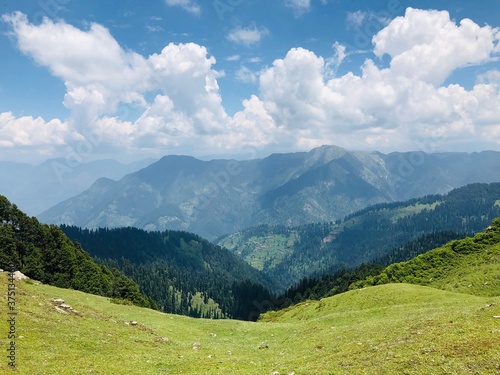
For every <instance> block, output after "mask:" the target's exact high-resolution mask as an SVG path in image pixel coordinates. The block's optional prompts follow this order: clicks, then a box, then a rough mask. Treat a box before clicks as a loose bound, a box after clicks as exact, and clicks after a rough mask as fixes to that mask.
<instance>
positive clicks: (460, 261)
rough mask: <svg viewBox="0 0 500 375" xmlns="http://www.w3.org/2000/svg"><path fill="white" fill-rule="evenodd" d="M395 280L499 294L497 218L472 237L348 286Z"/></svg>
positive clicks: (499, 255) (499, 224)
mask: <svg viewBox="0 0 500 375" xmlns="http://www.w3.org/2000/svg"><path fill="white" fill-rule="evenodd" d="M395 282H406V283H412V284H420V285H427V286H432V287H435V288H439V289H444V290H449V291H456V292H461V293H469V294H474V295H482V296H498V295H500V218H497V219H495V220H493V223H492V225H491V226H489V227H488V229H486V231H484V232H481V233H478V234H476V235H475V236H474V237H473V238H470V237H469V238H466V239H463V240H455V241H451V242H449V243H448V244H446V245H445V246H443V247H440V248H438V249H434V250H432V251H429V252H427V253H425V254H421V255H419V256H417V257H416V258H414V259H412V260H410V261H407V262H402V263H395V264H392V265H390V266H388V267H387V268H385V269H384V270H383V271H382V272H381V273H380V274H379V275H376V276H373V277H368V278H367V279H366V280H363V281H359V282H356V283H355V284H353V286H352V287H353V288H360V287H366V286H369V285H380V284H387V283H395Z"/></svg>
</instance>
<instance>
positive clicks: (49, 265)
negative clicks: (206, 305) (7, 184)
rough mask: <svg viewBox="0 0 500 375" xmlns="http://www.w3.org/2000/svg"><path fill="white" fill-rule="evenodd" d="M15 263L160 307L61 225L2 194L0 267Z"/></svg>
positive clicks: (43, 277) (49, 277)
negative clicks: (96, 258) (42, 219)
mask: <svg viewBox="0 0 500 375" xmlns="http://www.w3.org/2000/svg"><path fill="white" fill-rule="evenodd" d="M11 265H14V267H15V268H16V269H18V270H19V271H21V272H22V273H24V274H25V275H26V276H28V277H30V278H32V279H35V280H38V281H40V282H42V283H45V284H49V285H53V286H57V287H60V288H71V289H75V290H80V291H82V292H86V293H92V294H97V295H102V296H106V297H111V298H113V299H114V301H116V302H121V303H133V304H136V305H138V306H143V307H151V308H156V304H155V303H154V301H153V300H152V299H150V298H146V297H144V296H143V295H142V294H141V293H140V291H139V288H138V286H137V284H136V283H135V282H133V281H132V280H131V279H129V278H128V277H126V276H125V275H124V274H123V273H122V272H120V271H118V269H116V268H109V267H107V266H105V265H98V264H97V263H96V262H95V261H94V260H93V259H92V258H91V256H90V255H89V254H88V253H87V252H86V251H85V250H84V249H83V248H82V247H81V246H80V245H79V244H77V243H73V242H72V241H70V240H69V239H68V237H66V235H65V234H64V233H63V232H62V231H61V230H60V229H59V228H58V227H56V226H54V225H45V224H40V223H39V222H38V220H37V219H36V218H34V217H28V216H27V215H26V214H24V213H23V212H22V211H20V210H19V209H18V208H17V206H16V205H15V204H11V203H10V202H9V200H8V199H7V198H6V197H4V196H0V268H3V269H10V268H11ZM127 301H128V302H127Z"/></svg>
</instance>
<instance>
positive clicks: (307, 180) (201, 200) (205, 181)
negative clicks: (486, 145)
mask: <svg viewBox="0 0 500 375" xmlns="http://www.w3.org/2000/svg"><path fill="white" fill-rule="evenodd" d="M474 182H485V183H489V182H500V152H493V151H485V152H481V153H435V154H425V153H423V152H406V153H390V154H387V155H386V154H382V153H379V152H361V151H347V150H344V149H342V148H339V147H335V146H322V147H319V148H316V149H313V150H311V151H309V152H298V153H288V154H273V155H271V156H269V157H266V158H263V159H254V160H244V161H236V160H222V159H218V160H211V161H202V160H198V159H195V158H193V157H188V156H165V157H163V158H162V159H160V160H159V161H157V162H156V163H153V164H151V165H150V166H148V167H146V168H144V169H142V170H140V171H138V172H135V173H131V174H129V175H127V176H125V177H123V178H122V179H120V180H119V181H112V180H109V179H108V180H103V179H101V180H98V181H96V182H95V183H94V184H93V185H92V186H91V187H90V188H89V189H88V190H87V191H85V192H83V193H81V194H79V195H78V196H75V197H73V198H70V199H68V200H66V201H64V202H61V203H59V204H57V205H55V206H54V207H52V208H50V209H48V210H47V211H45V212H43V213H42V214H41V215H39V216H38V217H39V218H40V220H42V221H44V222H47V223H55V224H68V225H77V226H82V227H94V228H95V227H121V226H135V227H139V228H143V229H147V230H164V229H176V230H186V231H191V232H195V233H197V234H199V235H201V236H203V237H205V238H209V239H215V238H217V237H219V236H221V235H223V234H227V233H232V232H235V231H237V230H240V229H243V228H247V227H251V226H255V225H258V224H283V225H300V224H304V223H311V222H324V221H331V220H336V219H339V218H343V217H344V216H345V215H348V214H350V213H353V212H355V211H357V210H360V209H363V208H365V207H367V206H369V205H371V204H376V203H384V202H395V201H401V200H406V199H410V198H416V197H421V196H424V195H428V194H443V193H446V192H448V191H450V190H452V189H453V188H457V187H461V186H464V185H467V184H470V183H474Z"/></svg>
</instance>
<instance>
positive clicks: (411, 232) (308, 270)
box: [218, 183, 500, 288]
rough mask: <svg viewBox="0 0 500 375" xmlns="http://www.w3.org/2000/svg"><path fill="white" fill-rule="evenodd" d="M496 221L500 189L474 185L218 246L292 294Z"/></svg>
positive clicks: (249, 233)
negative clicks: (424, 242)
mask: <svg viewBox="0 0 500 375" xmlns="http://www.w3.org/2000/svg"><path fill="white" fill-rule="evenodd" d="M498 216H500V183H492V184H471V185H468V186H465V187H462V188H459V189H455V190H453V191H451V192H449V193H448V194H445V195H430V196H425V197H423V198H416V199H412V200H409V201H405V202H396V203H384V204H378V205H374V206H371V207H368V208H366V209H363V210H361V211H359V212H357V213H355V214H352V215H349V216H347V217H346V218H345V219H344V220H342V221H341V220H339V221H337V222H335V223H334V222H329V223H320V224H308V225H304V226H299V227H296V228H287V227H284V226H259V227H255V228H250V229H247V230H245V231H242V232H238V233H235V234H233V235H230V236H226V237H223V238H222V239H220V240H219V241H218V243H219V245H221V246H225V247H227V248H228V249H230V250H232V251H234V252H235V253H237V254H239V255H240V256H242V257H243V258H244V259H246V260H247V261H248V262H249V263H251V264H253V265H254V266H256V267H257V268H260V269H262V270H263V272H265V273H266V274H267V275H269V276H271V277H273V278H275V279H276V280H279V281H280V285H281V286H283V287H284V288H288V287H289V286H291V285H293V284H295V283H298V282H299V280H301V279H302V278H304V277H311V276H321V275H322V274H323V273H325V272H334V271H335V270H339V269H341V268H352V267H355V266H357V265H359V264H361V263H369V262H374V261H377V262H380V260H381V259H382V258H384V257H385V258H386V260H385V261H383V263H385V264H388V263H390V262H394V261H401V260H403V259H401V257H400V256H398V255H397V250H395V249H397V248H398V247H400V246H402V245H404V244H406V243H408V242H412V241H415V240H417V239H418V238H420V237H422V236H425V235H438V236H441V235H440V234H438V233H440V232H453V233H455V234H453V233H452V234H450V235H451V237H447V236H446V235H445V236H443V239H444V241H447V240H449V239H451V238H459V237H460V236H463V235H464V234H473V233H476V232H479V231H481V230H483V229H484V228H486V227H487V226H488V225H490V223H491V221H492V220H493V219H494V218H495V217H498ZM454 236H455V237H454ZM443 243H444V242H443ZM443 243H441V244H443ZM420 248H421V250H422V251H426V250H430V248H428V247H426V246H421V247H420ZM392 251H396V252H392ZM391 252H392V253H391ZM415 255H418V254H417V253H416V252H415V251H414V252H413V256H415ZM407 259H408V258H407ZM404 260H406V259H404Z"/></svg>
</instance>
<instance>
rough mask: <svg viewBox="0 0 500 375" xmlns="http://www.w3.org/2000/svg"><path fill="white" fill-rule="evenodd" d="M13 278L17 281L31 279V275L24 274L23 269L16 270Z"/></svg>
mask: <svg viewBox="0 0 500 375" xmlns="http://www.w3.org/2000/svg"><path fill="white" fill-rule="evenodd" d="M13 278H14V280H15V281H21V280H27V279H29V277H28V276H26V275H25V274H23V273H22V272H21V271H16V272H14V274H13Z"/></svg>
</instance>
